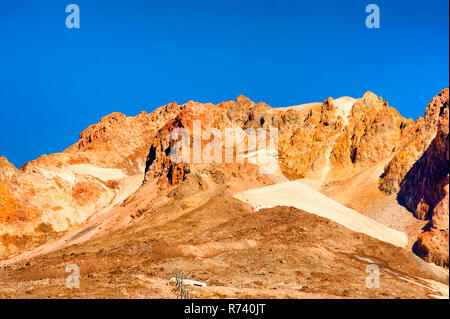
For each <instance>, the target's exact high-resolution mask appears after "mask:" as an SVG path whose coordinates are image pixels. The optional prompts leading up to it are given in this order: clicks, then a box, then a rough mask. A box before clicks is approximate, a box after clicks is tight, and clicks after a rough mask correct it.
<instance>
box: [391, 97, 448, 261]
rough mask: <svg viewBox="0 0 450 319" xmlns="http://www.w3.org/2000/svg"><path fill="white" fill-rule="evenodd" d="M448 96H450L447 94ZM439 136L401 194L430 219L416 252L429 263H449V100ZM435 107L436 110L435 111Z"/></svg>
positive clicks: (417, 214) (416, 211)
mask: <svg viewBox="0 0 450 319" xmlns="http://www.w3.org/2000/svg"><path fill="white" fill-rule="evenodd" d="M447 93H448V92H447ZM447 96H448V95H447ZM440 106H441V107H439V108H436V109H437V110H438V111H439V112H436V113H435V114H437V115H436V116H439V120H438V122H437V121H436V122H437V123H436V122H435V125H436V126H437V127H438V131H437V134H436V137H435V138H434V139H433V141H432V142H431V144H430V146H429V147H428V148H427V150H426V151H425V152H424V153H423V155H422V156H421V157H420V158H419V160H418V161H417V162H415V163H414V165H413V166H412V168H411V169H410V170H409V171H408V173H407V174H406V176H405V178H404V180H403V181H402V183H401V185H400V192H399V194H398V196H399V198H400V200H401V201H402V202H403V203H404V205H405V206H406V207H407V208H408V209H409V210H411V211H412V212H413V214H414V216H415V217H417V218H419V219H422V220H430V224H429V226H428V230H427V231H425V232H424V233H422V234H421V235H420V236H419V239H418V241H417V244H416V252H417V253H418V254H419V255H420V256H421V257H423V258H424V259H425V260H427V261H429V262H434V263H436V264H438V265H440V266H444V267H447V268H448V265H449V121H448V100H447V102H444V103H440ZM436 109H434V110H436Z"/></svg>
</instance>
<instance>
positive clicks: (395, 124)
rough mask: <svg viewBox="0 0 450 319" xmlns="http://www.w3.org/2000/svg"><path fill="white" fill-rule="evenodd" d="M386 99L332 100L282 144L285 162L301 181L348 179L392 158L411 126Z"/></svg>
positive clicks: (367, 95)
mask: <svg viewBox="0 0 450 319" xmlns="http://www.w3.org/2000/svg"><path fill="white" fill-rule="evenodd" d="M412 123H413V122H412V120H406V119H405V118H403V117H402V116H400V114H399V113H398V112H397V111H396V110H395V109H394V108H392V107H389V105H388V104H387V102H385V101H383V100H382V98H380V97H377V96H376V95H375V94H373V93H371V92H367V93H366V94H364V96H363V97H362V98H360V99H357V100H354V99H351V98H348V97H344V98H340V99H336V100H334V99H332V98H329V99H327V100H326V101H324V102H323V104H322V106H321V107H320V108H313V109H311V110H310V112H309V113H308V114H307V116H306V117H305V118H304V119H303V121H301V122H300V125H299V126H298V127H297V128H296V129H295V130H294V131H293V134H292V135H291V136H290V137H289V138H287V139H283V143H282V144H281V145H280V146H281V156H282V158H283V159H284V164H285V166H286V167H287V168H288V169H290V170H291V171H293V173H294V175H295V176H296V177H298V178H304V177H307V178H314V179H320V180H322V181H325V180H326V181H336V180H343V179H347V178H349V177H351V176H353V175H355V174H357V173H358V172H360V171H361V170H363V169H365V168H368V167H371V166H373V165H375V164H376V163H378V162H379V161H380V160H382V159H384V158H386V157H388V156H390V155H391V154H392V152H393V150H394V148H395V146H396V145H397V143H398V142H399V140H400V139H401V136H402V135H403V134H404V130H405V128H406V127H408V126H410V125H412Z"/></svg>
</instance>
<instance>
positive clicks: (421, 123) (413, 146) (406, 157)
mask: <svg viewBox="0 0 450 319" xmlns="http://www.w3.org/2000/svg"><path fill="white" fill-rule="evenodd" d="M448 98H449V90H448V89H445V90H442V91H441V92H440V93H439V94H438V95H436V96H435V97H434V98H433V99H432V100H431V102H430V103H429V104H428V106H427V108H426V111H425V116H424V117H423V118H419V119H418V120H417V121H416V123H415V124H414V125H412V126H409V127H407V128H405V133H404V134H403V136H402V139H401V140H400V141H399V143H398V145H397V146H396V147H395V150H394V153H395V155H394V157H393V158H392V160H391V161H390V162H389V163H388V164H387V166H386V167H385V170H384V174H383V175H382V176H381V178H380V181H379V189H380V190H381V191H383V192H385V193H386V194H396V193H397V192H398V191H399V190H400V183H401V181H402V180H403V178H404V177H405V175H406V173H407V172H408V171H409V170H410V169H411V167H412V166H413V164H414V163H415V162H416V161H417V160H418V159H419V158H420V157H421V156H422V154H423V152H424V151H425V150H426V149H427V147H428V146H429V145H430V143H431V141H432V140H433V139H434V137H435V136H436V132H437V130H438V123H439V121H440V118H441V117H442V115H443V114H444V113H445V110H446V109H447V110H448ZM447 112H448V111H447Z"/></svg>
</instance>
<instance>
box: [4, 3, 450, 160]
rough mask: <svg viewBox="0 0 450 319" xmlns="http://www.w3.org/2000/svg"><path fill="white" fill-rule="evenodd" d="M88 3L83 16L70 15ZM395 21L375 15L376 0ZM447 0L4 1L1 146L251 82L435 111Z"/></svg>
mask: <svg viewBox="0 0 450 319" xmlns="http://www.w3.org/2000/svg"><path fill="white" fill-rule="evenodd" d="M70 3H75V4H78V5H79V7H80V11H81V28H80V29H67V28H66V27H65V19H66V16H67V13H65V7H66V5H68V4H70ZM370 3H376V4H378V5H379V7H380V9H381V28H380V29H367V28H366V27H365V18H366V16H367V14H366V13H365V7H366V5H368V4H370ZM448 12H449V8H448V1H446V0H428V1H425V0H422V1H417V0H386V1H385V0H383V1H381V0H368V1H350V0H340V1H313V0H310V1H299V0H294V1H285V0H273V1H268V0H257V1H246V0H239V1H234V0H214V1H213V0H204V1H198V0H183V1H173V0H172V1H171V0H164V1H159V0H158V1H142V0H122V1H113V0H108V1H100V0H97V1H93V0H70V1H62V0H58V1H51V0H46V1H36V0H28V1H25V0H0V107H1V125H0V155H5V156H6V157H7V158H8V159H9V160H10V161H11V162H12V163H14V164H15V165H16V166H21V165H23V164H24V163H25V162H27V161H30V160H32V159H35V158H37V157H39V156H40V155H41V154H50V153H54V152H59V151H62V150H63V149H65V148H66V147H68V146H70V145H71V144H73V143H75V142H76V141H77V140H78V136H79V133H80V132H81V131H82V130H84V129H85V128H86V127H87V126H88V125H90V124H93V123H96V122H98V121H99V120H100V118H101V117H102V116H104V115H107V114H109V113H111V112H114V111H120V112H123V113H125V114H127V115H136V114H137V113H139V112H140V111H141V110H145V111H147V112H150V111H152V110H153V109H154V108H156V107H158V106H161V105H164V104H167V103H168V102H172V101H176V102H178V103H184V102H187V101H189V100H196V101H200V102H214V103H218V102H220V101H223V100H234V99H235V98H236V96H237V95H239V94H244V95H246V96H248V97H250V98H251V99H252V100H254V101H257V102H258V101H264V102H266V103H268V104H269V105H271V106H274V107H280V106H288V105H296V104H301V103H306V102H313V101H323V100H324V99H326V98H327V97H329V96H332V97H340V96H344V95H348V96H353V97H360V96H361V95H362V94H363V93H364V92H365V91H367V90H370V91H373V92H375V93H376V94H378V95H381V96H382V97H383V98H385V99H387V100H388V101H389V103H390V105H392V106H395V107H396V108H397V109H398V110H399V111H400V113H401V114H402V115H403V116H406V117H411V118H414V119H416V118H417V117H418V116H422V115H423V113H424V110H425V106H426V104H427V103H428V101H429V100H430V99H431V98H432V97H433V96H434V95H435V94H437V93H438V92H439V91H440V90H441V89H443V88H445V87H448V80H449V73H448V72H449V71H448V68H449V60H448V59H449V42H448V41H449V40H448V37H449V34H448V27H449V20H448V19H449V16H448Z"/></svg>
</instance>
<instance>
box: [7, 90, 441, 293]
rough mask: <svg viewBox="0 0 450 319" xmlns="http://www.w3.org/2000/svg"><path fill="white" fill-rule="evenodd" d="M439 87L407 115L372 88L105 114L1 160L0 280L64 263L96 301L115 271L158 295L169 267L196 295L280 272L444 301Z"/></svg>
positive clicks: (37, 275) (317, 282) (321, 287)
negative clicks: (274, 101)
mask: <svg viewBox="0 0 450 319" xmlns="http://www.w3.org/2000/svg"><path fill="white" fill-rule="evenodd" d="M448 92H449V91H448V89H445V90H443V91H441V92H440V93H439V94H438V95H436V96H435V97H434V98H433V99H432V100H431V102H430V103H429V105H428V106H427V108H426V111H425V115H424V117H423V118H419V119H418V120H417V121H413V120H411V119H406V118H404V117H402V116H401V115H400V114H399V113H398V111H397V110H396V109H395V108H393V107H391V106H389V104H388V102H387V101H385V100H383V99H382V98H381V97H378V96H376V95H375V94H374V93H372V92H367V93H365V94H364V95H363V96H362V97H361V98H358V99H355V98H351V97H341V98H336V99H333V98H331V97H330V98H328V99H326V100H325V101H323V102H322V103H320V102H315V103H308V104H303V105H297V106H292V107H285V108H271V107H270V106H269V105H267V104H266V103H263V102H259V103H255V102H253V101H251V100H250V99H249V98H247V97H245V96H242V95H241V96H239V97H237V98H236V100H235V101H227V102H222V103H219V104H217V105H215V104H212V103H198V102H193V101H190V102H187V103H185V104H182V105H178V104H177V103H170V104H167V105H165V106H162V107H160V108H158V109H156V110H155V111H153V112H152V113H150V114H147V113H146V112H142V113H141V114H139V115H137V116H135V117H127V116H125V115H124V114H121V113H113V114H110V115H108V116H106V117H104V118H103V119H101V121H100V122H99V123H97V124H94V125H91V126H90V127H88V128H87V129H86V130H85V131H83V132H82V133H81V134H80V139H79V141H78V142H77V143H75V144H74V145H72V146H71V147H69V148H68V149H66V150H65V151H63V152H61V153H58V154H52V155H43V156H42V157H40V158H38V159H36V160H34V161H31V162H29V163H27V164H25V165H24V166H23V167H21V168H20V169H16V168H15V167H14V166H13V165H12V164H10V163H9V162H8V161H7V160H6V158H4V157H1V158H0V266H2V267H3V269H4V274H3V275H1V273H0V280H2V276H4V277H3V279H5V280H6V281H8V282H11V285H12V286H11V287H13V286H14V282H15V280H41V279H42V278H59V277H60V276H63V273H64V267H65V266H64V265H65V263H67V262H68V261H70V262H73V263H81V264H82V265H83V268H82V271H83V272H84V273H88V274H89V276H91V277H89V278H91V279H89V281H88V282H89V286H91V287H96V289H97V288H98V289H99V290H98V292H92V289H91V293H98V294H99V295H98V296H100V297H105V296H111V295H110V294H109V293H108V292H107V291H106V290H104V289H103V288H101V287H104V284H105V283H106V282H110V281H111V280H112V276H116V275H117V276H116V277H114V278H116V279H117V280H119V281H121V282H123V281H126V282H127V283H124V285H125V287H128V288H130V287H134V286H135V285H134V284H132V285H131V286H130V284H128V281H133V282H135V283H136V285H137V286H145V285H147V284H148V285H150V286H151V287H152V288H151V289H150V292H149V293H148V295H147V296H150V297H157V296H158V295H164V296H165V297H170V296H172V295H171V293H170V291H168V290H167V289H166V288H164V285H163V284H162V282H163V281H164V279H163V278H166V277H167V276H170V271H169V269H172V268H173V269H175V268H177V267H184V268H185V270H187V271H189V272H190V273H191V274H192V275H193V276H196V277H197V279H199V280H205V281H208V284H209V285H212V286H214V287H215V288H214V289H212V290H208V291H198V294H199V295H198V296H202V297H221V296H227V297H239V295H237V294H235V293H236V287H237V286H240V287H244V288H242V290H241V293H243V294H244V295H241V297H242V296H250V297H255V296H259V297H261V296H267V294H269V295H270V293H272V292H273V287H274V285H275V286H277V285H279V284H280V283H281V282H284V283H286V282H288V281H292V282H294V283H295V282H296V284H293V286H292V287H291V286H289V285H286V286H285V287H284V288H282V290H281V291H280V292H279V294H276V295H277V296H285V295H287V296H291V297H308V298H317V297H319V298H322V297H332V296H341V297H342V296H349V297H355V298H359V297H360V298H365V297H366V298H367V297H371V296H374V297H377V298H384V297H419V298H422V297H424V298H425V297H433V296H434V297H436V296H442V295H443V294H444V295H445V293H443V291H445V287H447V288H446V289H447V296H448V179H449V176H448V159H449V156H448ZM274 129H276V130H274ZM198 132H199V133H200V136H199V135H196V133H198ZM181 159H184V160H181ZM129 250H131V251H132V253H131V254H130V253H129ZM412 251H413V252H415V253H416V254H417V255H418V256H420V257H422V258H423V259H424V260H425V261H427V262H432V263H436V264H437V265H439V266H442V267H443V268H439V269H437V268H438V267H433V266H434V265H432V264H429V263H427V262H424V261H423V260H420V259H419V258H418V257H417V256H416V255H414V254H413V253H411V252H412ZM242 256H244V257H242ZM149 261H151V262H149ZM325 261H328V263H326V262H325ZM199 262H200V263H201V264H202V265H203V266H202V267H200V266H199V265H200V264H199ZM374 263H375V264H377V265H379V267H381V269H382V272H383V275H384V276H385V277H386V278H388V282H389V284H388V285H386V286H385V288H383V289H382V290H379V291H377V292H374V291H369V290H367V287H366V286H365V284H364V278H365V276H366V272H365V267H366V266H367V265H369V264H374ZM326 264H328V265H331V264H334V266H333V267H331V268H332V269H331V270H330V268H329V267H328V266H326ZM136 267H137V268H136ZM158 267H159V268H158ZM228 268H229V269H230V271H231V273H228V270H226V269H228ZM285 268H286V269H285ZM38 269H43V270H40V271H38ZM125 269H128V270H129V271H130V273H129V274H127V275H125V274H123V272H124V270H125ZM132 269H140V270H139V271H138V272H137V273H135V271H134V270H132ZM245 269H247V270H248V271H245ZM280 269H284V270H283V271H285V274H284V275H275V274H276V273H277V272H279V270H280ZM288 269H298V270H297V272H298V273H297V274H296V273H293V272H290V270H288ZM445 269H447V270H445ZM346 271H347V273H346ZM267 272H268V273H267ZM114 274H115V275H114ZM257 274H260V275H257ZM269 274H272V275H269ZM131 275H133V276H136V277H133V278H134V279H133V278H131V277H130V276H131ZM58 276H59V277H58ZM230 276H234V277H233V278H235V279H231V277H230ZM277 276H279V277H277ZM92 278H97V279H92ZM214 278H216V279H214ZM361 278H362V279H361ZM405 278H406V279H405ZM55 280H56V279H55ZM234 281H236V283H234ZM347 281H348V282H351V283H352V285H353V286H352V287H354V288H349V287H346V286H345V284H343V283H344V282H347ZM50 282H52V280H50ZM327 282H329V283H330V285H326V283H327ZM361 282H362V283H361ZM331 285H334V287H335V288H332V286H331ZM270 287H271V288H270ZM295 287H301V289H300V290H298V289H297V288H295ZM418 287H421V288H420V289H419V288H418ZM442 287H444V288H442ZM128 288H126V289H128ZM86 289H87V288H86ZM133 289H134V288H133ZM40 291H44V292H45V291H46V292H47V293H49V294H52V293H56V292H58V293H60V292H61V290H60V288H57V286H54V285H53V284H49V285H47V284H45V285H44V288H43V290H42V289H41V290H40ZM133 291H134V293H135V294H139V293H143V292H142V291H141V290H139V289H138V288H136V289H134V290H133ZM139 291H140V292H139ZM44 292H39V293H38V292H37V291H35V293H34V295H35V296H39V295H40V293H44ZM21 293H24V294H25V291H22V292H21V291H20V289H19V290H18V292H17V294H15V295H11V294H5V295H4V296H15V297H17V296H21ZM79 293H80V295H79V296H80V297H83V296H89V290H80V292H79ZM280 294H281V295H280ZM119 295H120V294H119ZM0 296H2V291H1V290H0Z"/></svg>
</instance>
